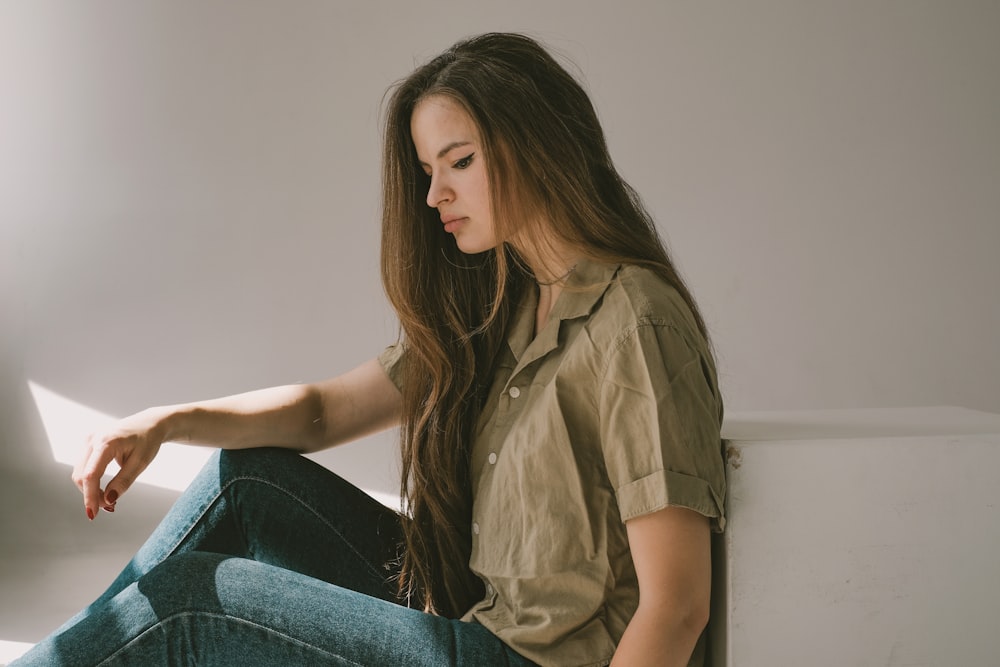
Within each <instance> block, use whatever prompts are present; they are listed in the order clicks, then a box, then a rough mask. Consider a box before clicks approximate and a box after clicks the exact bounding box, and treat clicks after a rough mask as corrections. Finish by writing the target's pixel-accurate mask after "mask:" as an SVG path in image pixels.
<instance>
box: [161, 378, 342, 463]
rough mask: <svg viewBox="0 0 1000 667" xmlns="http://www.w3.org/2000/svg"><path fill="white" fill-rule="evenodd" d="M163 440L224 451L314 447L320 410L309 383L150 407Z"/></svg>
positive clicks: (319, 438)
mask: <svg viewBox="0 0 1000 667" xmlns="http://www.w3.org/2000/svg"><path fill="white" fill-rule="evenodd" d="M149 412H150V414H151V415H152V416H153V417H154V419H156V420H157V422H158V424H159V427H160V429H161V430H162V436H163V437H162V440H163V441H173V442H183V443H189V444H198V445H211V446H214V447H222V448H225V449H244V448H248V447H260V446H265V445H268V446H277V447H288V448H290V449H297V450H301V451H310V450H314V449H317V448H318V447H319V445H320V443H321V442H322V440H323V434H324V410H323V400H322V396H321V394H320V392H319V391H318V390H317V389H316V388H315V387H314V386H313V385H286V386H281V387H271V388H269V389H260V390H257V391H251V392H247V393H244V394H236V395H234V396H227V397H225V398H218V399H214V400H210V401H200V402H197V403H186V404H183V405H173V406H165V407H159V408H151V409H150V410H149Z"/></svg>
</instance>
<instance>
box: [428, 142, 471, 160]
mask: <svg viewBox="0 0 1000 667" xmlns="http://www.w3.org/2000/svg"><path fill="white" fill-rule="evenodd" d="M471 144H472V142H471V141H453V142H451V143H450V144H448V145H447V146H445V147H444V148H442V149H441V150H439V151H438V154H437V157H438V159H439V160H440V159H441V158H443V157H444V156H445V155H447V154H448V153H449V152H451V151H453V150H454V149H456V148H461V147H462V146H469V145H471ZM418 161H419V162H420V164H424V165H425V164H427V163H426V162H423V161H421V160H420V159H419V158H418Z"/></svg>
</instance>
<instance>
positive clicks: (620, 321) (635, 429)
mask: <svg viewBox="0 0 1000 667" xmlns="http://www.w3.org/2000/svg"><path fill="white" fill-rule="evenodd" d="M537 298H538V297H537V292H536V290H535V289H529V290H527V293H526V295H525V296H524V299H523V301H522V303H521V304H520V307H519V309H518V311H517V313H516V314H515V316H514V318H513V321H512V324H511V328H510V331H509V333H508V337H507V343H508V347H507V348H506V349H503V350H502V351H501V354H500V358H499V361H498V366H497V370H496V375H495V377H494V378H493V382H492V385H491V388H490V390H489V393H488V397H487V400H486V404H485V407H484V409H483V412H482V414H481V415H480V418H479V421H478V423H477V427H476V436H475V442H474V443H473V449H472V466H471V471H472V491H473V498H474V500H473V509H472V518H473V524H472V539H473V543H472V558H471V561H470V563H469V566H470V568H471V569H472V571H473V572H475V573H476V574H477V575H479V576H480V577H481V578H482V579H483V581H484V582H485V584H486V597H485V599H483V600H482V601H481V602H479V603H478V604H476V605H475V606H473V608H472V609H470V610H469V611H468V613H467V614H465V616H464V620H469V621H477V622H479V623H481V624H483V625H484V626H486V627H487V628H488V629H490V630H491V631H492V632H493V633H494V634H496V635H497V636H498V637H500V638H501V639H502V640H503V641H504V642H506V643H507V644H508V645H509V646H511V647H512V648H514V649H515V650H516V651H517V652H519V653H520V654H522V655H524V656H525V657H527V658H529V659H531V660H533V661H535V662H537V663H539V664H541V665H580V666H582V665H606V664H607V663H608V662H609V661H610V660H611V657H612V654H613V653H614V651H615V647H616V645H617V643H618V641H619V640H620V639H621V636H622V633H623V632H624V631H625V626H626V625H627V624H628V622H629V619H631V617H632V614H633V613H634V612H635V610H636V607H637V605H638V600H639V587H638V583H637V580H636V573H635V569H634V566H633V564H632V558H631V555H630V552H629V546H628V537H627V535H626V531H625V525H624V522H625V521H627V520H628V519H631V518H633V517H636V516H639V515H642V514H646V513H649V512H654V511H656V510H658V509H662V508H663V507H666V506H668V505H678V506H683V507H688V508H691V509H693V510H695V511H697V512H699V513H701V514H703V515H705V516H707V517H710V519H711V523H712V528H713V530H715V531H721V530H722V529H723V527H724V525H725V517H724V514H723V508H724V497H725V492H726V482H725V474H724V466H723V459H722V441H721V437H720V424H721V420H722V400H721V397H720V395H719V390H718V387H717V383H716V374H715V367H714V363H713V361H712V356H711V354H710V353H709V351H708V349H707V346H706V343H705V341H704V339H703V338H702V336H701V335H700V334H699V333H698V329H697V327H696V325H695V323H694V320H693V319H692V317H691V314H690V311H689V309H688V308H687V306H686V305H685V303H684V301H683V300H682V299H681V297H680V296H679V295H678V294H677V292H676V291H675V290H674V289H673V288H671V287H670V286H668V285H667V284H665V283H664V282H663V281H662V280H661V279H660V278H658V277H657V276H656V275H655V274H653V273H652V272H651V271H648V270H646V269H642V268H639V267H636V266H606V265H603V264H598V263H594V262H588V261H583V262H580V263H579V264H578V265H577V268H576V270H575V271H574V272H573V274H572V275H571V277H570V279H569V282H568V284H567V286H566V288H564V290H563V291H562V293H561V294H560V296H559V298H558V299H557V300H556V303H555V304H554V306H553V308H552V311H551V313H550V315H549V319H548V322H547V324H546V326H545V327H544V328H543V329H542V330H541V332H540V333H539V335H538V336H537V337H535V336H533V333H534V325H535V311H536V309H537ZM401 354H403V352H402V348H401V346H395V347H390V348H388V349H387V350H386V351H385V352H384V353H383V354H382V356H381V357H380V359H381V361H382V363H383V366H384V367H385V368H386V371H387V373H388V374H389V376H390V377H391V378H393V379H394V381H396V378H395V377H394V375H395V373H394V372H393V371H394V366H395V364H396V362H397V361H398V359H399V357H400V355H401ZM702 639H703V640H704V637H703V638H702ZM703 643H704V642H703V641H702V642H700V644H701V645H700V646H699V649H698V650H697V651H696V656H695V658H694V659H693V661H692V664H700V660H701V656H700V654H701V653H702V649H703Z"/></svg>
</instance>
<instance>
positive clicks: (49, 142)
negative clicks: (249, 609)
mask: <svg viewBox="0 0 1000 667" xmlns="http://www.w3.org/2000/svg"><path fill="white" fill-rule="evenodd" d="M486 30H519V31H526V32H528V33H530V34H532V35H535V36H537V37H540V38H541V39H543V40H544V41H545V42H547V43H548V44H550V45H551V46H552V47H554V48H555V49H557V50H558V51H560V52H561V53H562V54H564V55H565V56H566V57H567V58H568V59H569V60H571V61H572V62H574V63H575V65H576V66H577V67H578V68H579V70H581V71H582V72H583V76H584V79H585V82H586V85H587V88H588V89H589V90H590V92H591V94H592V97H593V100H594V102H595V104H596V105H597V107H598V111H599V113H600V115H601V118H602V119H603V122H604V124H605V129H606V131H607V133H608V137H609V141H610V144H611V149H612V152H613V155H614V156H615V159H616V161H617V164H618V166H619V168H620V170H621V171H622V172H623V174H624V175H625V176H626V178H627V179H628V180H630V182H631V183H632V184H633V185H634V186H635V187H636V188H637V189H638V190H639V191H640V192H641V193H642V195H643V196H644V198H645V200H646V202H647V204H648V206H649V208H650V209H651V210H652V212H653V213H654V215H655V216H656V218H657V219H658V221H659V224H660V227H661V229H662V231H663V233H664V234H665V236H666V237H667V238H668V241H669V243H670V245H671V246H672V248H673V251H674V254H675V257H676V259H677V261H678V264H679V266H680V267H681V269H682V270H683V272H684V274H685V275H686V276H687V278H688V279H689V281H690V284H691V286H692V288H693V290H694V292H695V295H696V297H697V298H698V299H699V301H700V303H701V304H702V306H703V308H704V311H705V315H706V318H707V320H708V323H709V326H710V328H711V330H712V332H713V334H714V339H715V344H716V347H717V349H718V354H719V361H720V370H721V382H722V387H723V391H724V392H725V397H726V400H727V406H728V407H729V408H730V409H731V410H761V409H783V410H790V409H804V408H869V407H894V406H913V405H961V406H965V407H970V408H975V409H979V410H986V411H992V412H1000V354H998V351H997V341H998V340H1000V307H998V306H997V297H996V294H995V293H996V289H997V287H998V286H1000V262H997V261H996V254H997V250H998V249H1000V77H997V72H998V71H1000V4H997V3H995V2H973V1H971V0H961V1H957V2H920V1H916V0H895V1H887V2H878V3H871V2H861V1H858V2H832V1H831V2H799V1H788V2H778V1H774V0H769V1H763V2H755V3H719V2H615V3H609V2H569V1H564V2H544V1H539V0H533V1H531V2H521V1H507V2H493V3H467V2H443V1H440V0H428V1H426V2H421V3H412V2H372V1H370V0H358V1H354V2H333V1H328V2H327V1H319V0H316V1H299V0H296V1H294V2H277V1H274V2H219V1H215V2H201V1H199V2H125V1H119V2H108V1H95V2H88V3H79V2H52V1H45V0H43V1H35V0H23V1H12V0H0V447H2V452H3V456H2V458H0V482H2V484H0V500H2V501H3V508H4V509H3V511H2V513H0V515H2V518H0V539H2V546H0V555H2V557H3V559H4V560H3V563H4V564H3V566H0V567H2V568H3V570H2V571H0V585H2V586H3V587H4V594H3V595H0V599H3V601H4V602H3V603H2V604H0V606H4V607H5V609H3V610H0V640H2V639H20V640H22V641H29V640H33V639H35V638H37V635H38V633H39V632H40V631H38V630H36V629H35V628H29V627H28V623H27V621H24V620H23V619H25V618H27V617H33V614H32V613H30V612H31V610H30V609H28V610H25V609H24V608H20V609H16V610H15V609H14V608H13V605H14V604H15V602H16V601H17V600H31V599H32V598H31V597H30V595H29V594H28V593H25V595H24V596H22V597H21V598H18V597H17V596H15V595H13V593H12V591H15V588H14V586H15V583H17V584H23V583H24V582H29V584H30V585H34V584H31V582H33V581H34V579H33V577H39V576H41V574H42V573H43V572H44V573H46V574H45V579H46V580H47V581H59V578H58V577H59V576H65V578H66V583H65V586H66V587H68V588H65V589H64V590H70V591H73V592H74V594H78V595H84V593H86V594H89V591H90V590H91V589H95V590H96V588H98V587H99V586H100V585H103V583H105V580H104V579H102V577H105V576H106V575H105V571H110V570H112V569H113V568H114V567H117V565H119V564H120V563H119V559H120V558H121V557H123V554H126V553H127V551H129V550H131V549H132V548H134V544H135V542H137V541H138V540H139V539H141V536H142V535H143V534H144V532H145V531H146V530H147V529H148V526H149V525H151V522H154V521H155V519H156V518H157V516H158V514H157V513H162V510H163V509H164V508H165V507H166V503H167V502H168V501H169V499H170V497H171V494H170V493H167V492H163V491H157V490H155V489H152V488H149V489H139V487H137V491H136V493H135V494H134V496H133V498H134V501H133V504H132V505H131V506H127V507H128V508H129V509H128V512H119V515H121V514H126V516H124V517H122V516H116V517H115V518H114V521H113V522H111V521H101V522H97V523H96V524H95V525H94V526H84V525H81V524H83V523H86V522H81V521H80V519H81V518H82V516H83V514H82V510H80V508H79V503H78V502H77V500H76V499H75V497H74V495H73V494H75V493H76V491H75V490H74V489H72V488H71V487H70V485H69V484H68V482H66V481H65V480H66V478H67V476H68V471H69V469H68V467H67V466H65V465H63V464H58V463H54V462H53V460H52V454H51V452H50V450H49V444H48V442H47V438H46V432H45V430H44V429H43V426H42V420H41V417H40V416H39V413H38V409H37V407H36V405H35V402H34V400H33V399H32V394H31V392H30V391H29V388H28V382H29V381H30V382H34V383H36V384H37V385H40V386H43V387H45V388H47V389H49V390H51V391H54V392H57V393H58V394H61V395H63V396H65V397H66V398H68V399H71V400H72V401H74V402H77V403H79V404H80V405H83V406H87V407H88V408H92V409H94V410H97V411H100V412H102V413H106V414H109V415H124V414H127V413H130V412H132V411H135V410H138V409H141V408H143V407H145V406H147V405H150V404H158V403H166V402H174V401H182V400H191V399H195V398H204V397H212V396H216V395H220V394H225V393H231V392H235V391H240V390H244V389H250V388H255V387H259V386H265V385H271V384H277V383H286V382H296V381H308V380H313V379H319V378H322V377H325V376H328V375H332V374H335V373H338V372H341V371H343V370H346V369H347V368H349V367H351V366H353V365H355V364H356V363H358V362H360V361H362V360H364V359H366V358H369V357H371V356H373V355H374V354H376V353H377V352H378V351H379V350H380V349H381V348H382V347H383V346H384V345H385V344H386V343H388V342H390V341H391V340H392V339H393V337H394V335H395V330H396V328H395V327H396V325H395V321H394V319H393V316H392V314H391V312H390V311H389V309H388V308H387V306H386V304H385V301H384V298H383V296H382V291H381V286H380V284H379V279H378V267H377V254H378V215H379V212H378V198H379V194H378V160H379V129H378V113H379V105H380V101H381V97H382V94H383V92H384V90H385V88H386V87H387V85H388V84H389V83H390V82H392V81H393V80H395V79H397V78H399V77H402V76H404V75H405V74H406V73H408V71H409V70H410V69H411V68H412V67H413V65H414V64H416V63H418V62H422V61H423V60H425V59H426V58H428V57H430V56H432V55H434V54H435V53H437V52H439V51H440V50H442V49H443V48H445V47H446V46H448V45H449V44H451V43H452V42H453V41H455V40H456V39H458V38H460V37H462V36H465V35H468V34H472V33H476V32H482V31H486ZM322 460H323V461H324V463H327V464H328V465H331V466H332V467H335V468H337V469H338V470H340V471H342V472H344V473H345V474H346V475H347V476H348V477H350V478H351V479H353V480H355V481H357V482H358V483H360V484H362V485H364V486H366V488H370V489H373V490H381V491H392V490H393V484H394V470H395V464H394V462H393V460H392V444H391V437H389V436H385V437H380V438H374V439H371V440H370V441H368V442H366V443H359V444H357V445H351V446H349V447H347V448H344V449H342V450H341V451H338V452H335V453H332V454H329V455H326V456H324V457H323V458H322ZM78 515H79V516H78ZM102 519H103V517H102ZM98 524H100V525H98ZM101 549H105V550H107V552H108V553H109V554H111V555H110V556H107V557H101V558H98V557H96V556H95V557H94V558H93V563H92V565H88V566H86V567H87V571H91V570H93V571H94V572H99V574H95V575H94V576H92V577H88V581H89V580H91V579H92V580H93V581H94V582H93V583H88V582H83V583H81V581H80V580H81V577H79V576H76V575H73V576H70V575H68V574H65V575H59V574H52V573H65V572H67V570H66V568H64V567H63V566H62V565H51V564H49V565H40V564H38V562H37V559H35V558H34V556H33V554H37V553H39V552H41V551H44V550H49V551H50V552H53V553H72V554H73V555H74V556H75V557H76V558H77V560H76V561H75V562H76V563H80V562H81V561H80V560H79V559H80V558H83V557H84V555H85V554H93V553H97V552H99V551H100V550H101ZM102 553H103V552H102ZM25 554H29V557H28V558H27V559H26V558H25ZM29 561H31V564H30V566H29V565H26V564H25V563H27V562H29ZM87 562H90V561H87ZM19 563H20V565H18V564H19ZM18 568H21V569H18ZM102 568H103V569H102ZM76 571H79V566H77V570H76ZM60 585H62V584H60ZM80 587H82V589H86V590H85V591H83V592H80V591H78V590H77V589H78V588H80ZM17 590H20V589H17ZM74 602H75V600H70V602H67V604H71V603H74ZM4 614H6V615H4ZM12 619H19V620H12ZM5 634H7V635H10V636H4V635H5Z"/></svg>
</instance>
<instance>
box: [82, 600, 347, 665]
mask: <svg viewBox="0 0 1000 667" xmlns="http://www.w3.org/2000/svg"><path fill="white" fill-rule="evenodd" d="M192 616H199V617H204V618H221V619H225V620H227V621H233V622H236V623H240V624H243V625H246V626H249V627H253V628H257V629H260V630H263V631H264V632H267V633H269V634H272V635H275V636H277V637H281V638H282V639H285V640H287V641H289V642H293V643H295V644H298V645H299V646H301V647H304V648H307V649H309V650H313V651H316V652H317V653H322V654H324V655H328V656H330V657H331V658H336V659H337V660H341V661H343V662H346V663H348V664H350V665H355V667H364V665H362V664H361V663H358V662H354V661H353V660H351V659H350V658H346V657H344V656H342V655H339V654H337V653H332V652H330V651H327V650H325V649H322V648H319V647H318V646H313V645H312V644H309V643H307V642H304V641H302V640H300V639H297V638H296V637H292V636H291V635H288V634H286V633H284V632H279V631H277V630H275V629H274V628H269V627H267V626H266V625H261V624H260V623H254V622H253V621H249V620H247V619H245V618H239V617H236V616H230V615H229V614H216V613H213V612H207V611H181V612H177V613H176V614H171V615H170V616H167V617H166V618H163V619H157V622H156V623H154V624H153V625H151V626H149V627H148V628H146V629H145V630H143V631H142V632H140V633H139V634H138V635H136V636H135V637H133V638H132V639H131V640H130V641H129V642H128V643H126V644H125V645H124V646H122V647H121V648H119V649H118V650H117V651H115V652H114V653H112V654H111V655H109V656H108V657H107V658H105V659H104V660H102V661H101V662H100V663H98V665H97V667H101V665H106V664H108V663H109V661H111V660H114V659H115V658H117V657H118V656H119V655H121V653H122V652H123V651H125V650H127V649H128V648H129V647H130V646H132V645H133V644H135V643H136V642H139V641H141V640H142V639H143V638H144V637H145V636H146V635H147V634H149V633H150V632H152V631H154V630H156V629H157V628H163V629H164V630H165V629H166V628H165V626H166V625H168V624H171V623H174V622H177V621H181V620H183V619H184V618H187V617H192Z"/></svg>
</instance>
